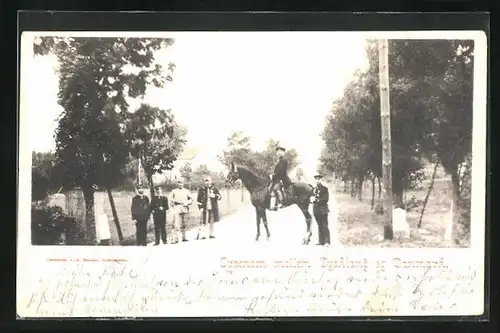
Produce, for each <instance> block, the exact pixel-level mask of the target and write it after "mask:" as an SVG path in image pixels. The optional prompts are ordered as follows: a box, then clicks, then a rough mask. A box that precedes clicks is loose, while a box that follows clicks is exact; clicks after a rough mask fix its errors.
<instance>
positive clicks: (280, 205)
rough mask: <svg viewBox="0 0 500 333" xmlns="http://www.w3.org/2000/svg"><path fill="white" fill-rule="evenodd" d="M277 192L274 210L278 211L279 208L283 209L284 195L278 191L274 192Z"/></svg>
mask: <svg viewBox="0 0 500 333" xmlns="http://www.w3.org/2000/svg"><path fill="white" fill-rule="evenodd" d="M276 192H277V195H278V196H277V197H276V199H277V200H276V209H280V208H283V207H284V206H283V200H284V195H283V192H282V191H281V190H279V191H276Z"/></svg>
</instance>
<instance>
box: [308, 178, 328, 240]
mask: <svg viewBox="0 0 500 333" xmlns="http://www.w3.org/2000/svg"><path fill="white" fill-rule="evenodd" d="M314 179H315V180H316V186H315V187H314V195H313V196H312V197H311V203H312V204H313V214H314V219H315V220H316V222H317V223H318V239H319V243H318V244H317V245H325V246H330V230H329V229H328V213H329V209H328V200H329V193H328V188H327V187H326V186H325V185H323V181H322V180H323V175H321V174H316V175H315V176H314Z"/></svg>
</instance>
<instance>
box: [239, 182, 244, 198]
mask: <svg viewBox="0 0 500 333" xmlns="http://www.w3.org/2000/svg"><path fill="white" fill-rule="evenodd" d="M240 189H241V202H243V201H244V200H245V198H244V196H245V188H244V187H243V182H240Z"/></svg>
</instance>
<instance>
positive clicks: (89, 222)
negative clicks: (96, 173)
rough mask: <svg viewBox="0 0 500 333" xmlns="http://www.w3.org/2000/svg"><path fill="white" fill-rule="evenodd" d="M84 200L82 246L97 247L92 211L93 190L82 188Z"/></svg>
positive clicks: (91, 188) (93, 213)
mask: <svg viewBox="0 0 500 333" xmlns="http://www.w3.org/2000/svg"><path fill="white" fill-rule="evenodd" d="M82 191H83V197H84V199H85V228H84V229H85V230H84V239H83V242H84V245H97V231H96V225H95V211H94V188H93V187H92V186H86V187H82Z"/></svg>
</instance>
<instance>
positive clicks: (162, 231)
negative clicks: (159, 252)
mask: <svg viewBox="0 0 500 333" xmlns="http://www.w3.org/2000/svg"><path fill="white" fill-rule="evenodd" d="M161 192H162V191H161V187H160V186H157V187H156V188H155V196H154V197H153V200H151V208H152V210H153V222H154V225H155V245H160V236H161V241H162V242H163V244H167V229H166V224H167V210H168V208H169V207H168V198H167V197H166V196H163V195H162V193H161Z"/></svg>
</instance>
